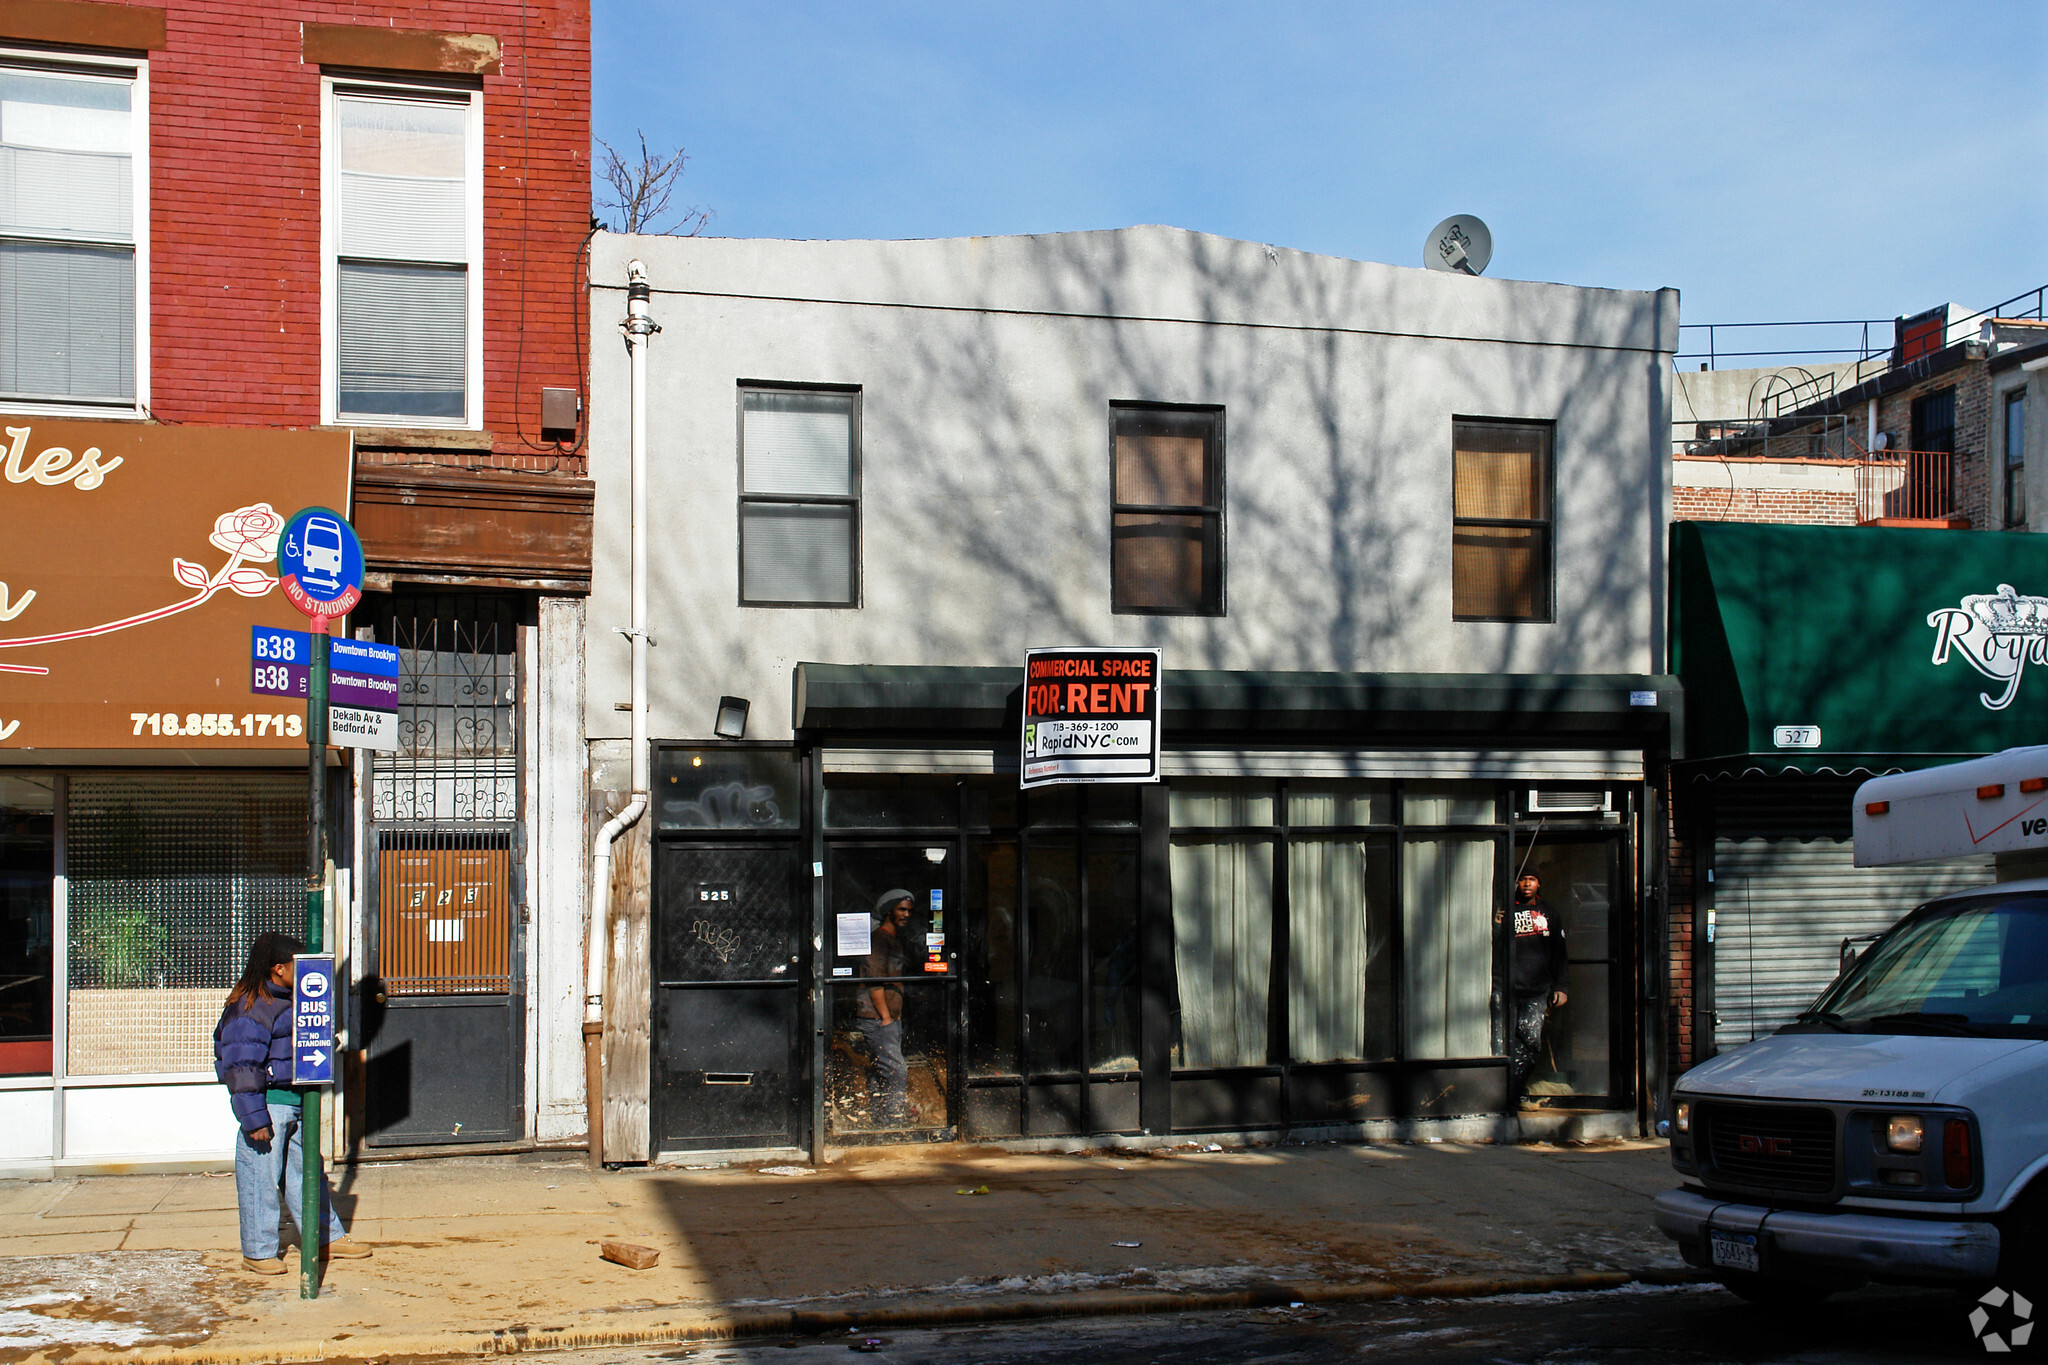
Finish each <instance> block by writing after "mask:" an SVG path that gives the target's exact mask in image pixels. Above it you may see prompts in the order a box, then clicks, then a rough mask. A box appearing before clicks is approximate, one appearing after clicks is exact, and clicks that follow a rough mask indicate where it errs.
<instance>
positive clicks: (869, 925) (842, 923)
mask: <svg viewBox="0 0 2048 1365" xmlns="http://www.w3.org/2000/svg"><path fill="white" fill-rule="evenodd" d="M838 930H839V931H838V933H837V935H836V936H835V937H836V940H837V951H838V953H839V956H841V957H866V956H867V955H868V954H869V953H871V952H873V951H874V950H875V943H874V921H873V920H871V919H869V918H868V917H867V912H866V911H857V912H855V913H854V914H851V915H841V916H839V917H838Z"/></svg>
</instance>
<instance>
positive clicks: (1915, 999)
mask: <svg viewBox="0 0 2048 1365" xmlns="http://www.w3.org/2000/svg"><path fill="white" fill-rule="evenodd" d="M1799 1019H1800V1023H1801V1024H1805V1025H1809V1026H1812V1025H1819V1026H1823V1027H1831V1028H1838V1029H1847V1030H1851V1031H1854V1032H1857V1033H1932V1034H1958V1035H1965V1036H1970V1037H1995V1038H2048V894H2043V893H2041V892H2033V893H2031V894H2021V895H2012V896H2001V895H1997V894H1991V895H1985V896H1979V897H1973V898H1972V899H1969V900H1963V901H1948V902H1944V903H1942V904H1941V905H1940V906H1939V907H1938V908H1937V907H1933V906H1927V907H1923V908H1921V909H1920V910H1917V911H1915V912H1914V913H1913V914H1911V915H1909V916H1907V917H1906V918H1905V919H1904V920H1901V921H1900V922H1899V924H1898V926H1897V927H1896V928H1894V929H1893V930H1892V931H1891V932H1890V933H1888V934H1886V935H1885V936H1884V937H1883V938H1881V939H1879V940H1878V941H1877V943H1876V944H1875V945H1873V946H1872V947H1871V948H1870V950H1869V951H1868V952H1866V953H1865V954H1864V955H1863V956H1862V957H1861V958H1859V959H1858V960H1857V961H1856V964H1855V965H1854V966H1853V967H1851V968H1850V969H1849V971H1848V972H1847V973H1846V974H1845V975H1844V976H1843V977H1842V979H1841V980H1839V981H1837V982H1836V983H1835V984H1834V985H1832V986H1830V987H1829V988H1828V989H1827V990H1826V991H1825V992H1823V993H1822V995H1821V997H1820V999H1818V1000H1816V1001H1814V1002H1813V1007H1812V1008H1811V1009H1809V1010H1807V1012H1806V1013H1804V1014H1802V1015H1800V1016H1799ZM1795 1027H1796V1026H1795Z"/></svg>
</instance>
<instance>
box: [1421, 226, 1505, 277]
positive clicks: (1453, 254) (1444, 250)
mask: <svg viewBox="0 0 2048 1365" xmlns="http://www.w3.org/2000/svg"><path fill="white" fill-rule="evenodd" d="M1492 259H1493V234H1492V233H1491V232H1488V231H1487V230H1486V224H1484V223H1482V222H1480V221H1479V220H1478V219H1477V218H1474V217H1473V216H1472V215H1471V214H1469V213H1455V214H1452V215H1451V216H1450V217H1449V218H1446V219H1444V220H1443V221H1442V222H1441V223H1438V224H1437V225H1436V226H1435V227H1433V228H1431V229H1430V230H1429V236H1428V237H1427V238H1426V239H1424V241H1423V243H1422V263H1423V264H1424V265H1426V266H1428V267H1429V268H1430V269H1431V270H1449V271H1453V272H1455V273H1457V274H1460V275H1477V274H1480V273H1481V272H1482V271H1484V270H1485V269H1486V263H1487V262H1488V261H1490V260H1492Z"/></svg>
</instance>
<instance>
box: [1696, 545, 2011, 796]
mask: <svg viewBox="0 0 2048 1365" xmlns="http://www.w3.org/2000/svg"><path fill="white" fill-rule="evenodd" d="M1671 534H1672V554H1671V565H1672V568H1671V572H1672V597H1671V600H1672V632H1671V642H1672V643H1671V667H1672V671H1673V672H1674V673H1676V674H1678V676H1679V678H1680V679H1681V680H1682V681H1683V683H1684V685H1685V699H1686V708H1685V711H1686V714H1685V724H1686V740H1685V753H1686V756H1687V758H1688V759H1690V760H1693V761H1695V762H1697V761H1699V760H1703V759H1704V760H1715V759H1728V760H1730V761H1731V762H1732V761H1734V760H1736V759H1743V760H1745V762H1744V763H1743V764H1742V765H1741V766H1742V767H1743V769H1744V770H1750V769H1761V770H1763V771H1770V772H1777V771H1788V770H1789V771H1800V772H1822V771H1831V772H1845V771H1893V770H1896V769H1899V768H1914V767H1924V766H1926V765H1927V764H1929V763H1937V762H1946V761H1948V760H1951V759H1956V758H1966V757H1972V756H1975V755H1978V754H1985V753H1990V752H1993V751H1995V750H1998V749H2005V748H2010V747H2012V746H2014V745H2019V744H2040V743H2042V742H2044V740H2048V723H2044V719H2043V718H2044V716H2048V658H2044V650H2048V536H2035V535H2025V534H2014V533H2007V532H1985V531H1936V530H1917V529H1906V528H1895V527H1849V526H1761V525H1749V524H1745V523H1739V522H1699V521H1688V522H1679V523H1677V524H1676V525H1674V526H1673V527H1672V528H1671ZM1880 764H1881V765H1883V766H1881V767H1879V766H1877V765H1880ZM1713 766H1716V767H1719V766H1725V765H1722V764H1714V765H1713Z"/></svg>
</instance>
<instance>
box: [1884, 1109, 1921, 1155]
mask: <svg viewBox="0 0 2048 1365" xmlns="http://www.w3.org/2000/svg"><path fill="white" fill-rule="evenodd" d="M1926 1141H1927V1125H1926V1124H1924V1123H1922V1122H1921V1121H1920V1116H1919V1115H1918V1114H1893V1115H1892V1116H1891V1117H1890V1118H1888V1119H1886V1120H1885V1123H1884V1145H1885V1147H1886V1149H1887V1150H1889V1151H1894V1152H1907V1153H1913V1152H1918V1151H1919V1150H1920V1148H1921V1147H1922V1146H1923V1145H1925V1143H1926Z"/></svg>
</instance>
